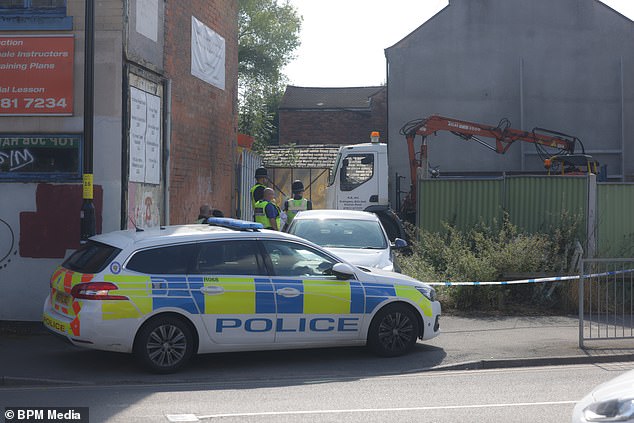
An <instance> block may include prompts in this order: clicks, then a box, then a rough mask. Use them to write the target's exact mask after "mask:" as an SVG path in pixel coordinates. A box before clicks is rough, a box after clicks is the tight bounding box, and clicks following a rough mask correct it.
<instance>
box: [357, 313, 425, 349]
mask: <svg viewBox="0 0 634 423" xmlns="http://www.w3.org/2000/svg"><path fill="white" fill-rule="evenodd" d="M418 334H419V329H418V319H417V318H416V316H415V315H414V312H413V311H412V309H411V308H409V307H408V306H406V305H403V304H391V305H387V306H385V307H383V308H382V309H381V310H379V312H378V313H377V314H376V315H375V316H374V319H372V323H371V324H370V329H369V331H368V346H369V347H370V349H371V350H372V351H373V352H374V353H375V354H377V355H380V356H382V357H396V356H399V355H403V354H405V353H406V352H408V351H409V350H411V349H412V348H413V347H414V344H416V339H417V338H418Z"/></svg>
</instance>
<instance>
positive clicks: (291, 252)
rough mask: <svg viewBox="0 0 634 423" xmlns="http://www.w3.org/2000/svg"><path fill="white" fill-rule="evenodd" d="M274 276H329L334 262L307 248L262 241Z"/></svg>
mask: <svg viewBox="0 0 634 423" xmlns="http://www.w3.org/2000/svg"><path fill="white" fill-rule="evenodd" d="M263 244H264V247H265V249H266V252H267V253H268V256H269V258H270V261H271V265H272V266H273V273H274V274H275V275H276V276H321V277H324V276H329V275H330V270H331V269H332V266H334V264H335V263H336V261H334V260H332V259H331V258H330V257H328V256H326V255H324V254H322V253H321V252H319V251H317V250H314V249H312V248H310V247H308V246H305V245H302V244H297V243H293V242H285V241H268V240H267V241H264V242H263Z"/></svg>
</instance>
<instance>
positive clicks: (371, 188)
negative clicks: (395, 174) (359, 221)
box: [326, 132, 405, 241]
mask: <svg viewBox="0 0 634 423" xmlns="http://www.w3.org/2000/svg"><path fill="white" fill-rule="evenodd" d="M370 140H371V141H370V142H369V143H362V144H355V145H346V146H342V147H341V148H340V149H339V154H338V155H337V159H336V161H335V164H334V166H333V169H332V171H331V172H330V180H329V181H328V187H327V188H326V205H327V208H329V209H336V210H364V211H369V212H372V213H375V214H376V215H377V216H378V217H379V219H380V220H381V223H382V224H383V227H384V228H385V231H386V232H387V233H388V236H389V238H390V240H391V241H394V240H395V239H396V238H405V233H404V230H403V225H402V222H401V220H400V219H399V218H398V217H397V215H396V214H395V213H394V211H393V210H392V209H391V208H390V205H389V201H388V161H387V144H385V143H381V142H379V133H378V132H372V135H371V137H370Z"/></svg>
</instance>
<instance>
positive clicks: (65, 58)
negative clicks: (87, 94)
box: [0, 35, 75, 116]
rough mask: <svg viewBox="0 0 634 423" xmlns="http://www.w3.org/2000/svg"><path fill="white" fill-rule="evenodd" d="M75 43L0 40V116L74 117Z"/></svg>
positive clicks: (63, 39) (40, 39)
mask: <svg viewBox="0 0 634 423" xmlns="http://www.w3.org/2000/svg"><path fill="white" fill-rule="evenodd" d="M74 45H75V40H74V37H73V36H72V35H62V36H26V35H12V36H0V115H22V116H31V115H62V116H68V115H72V114H73V61H74Z"/></svg>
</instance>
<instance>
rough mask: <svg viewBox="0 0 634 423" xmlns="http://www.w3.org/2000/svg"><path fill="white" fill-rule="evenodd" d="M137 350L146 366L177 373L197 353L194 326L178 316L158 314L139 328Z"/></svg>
mask: <svg viewBox="0 0 634 423" xmlns="http://www.w3.org/2000/svg"><path fill="white" fill-rule="evenodd" d="M134 353H135V355H136V357H137V359H138V360H139V361H140V362H141V363H142V364H143V365H144V366H145V367H147V368H149V369H150V370H152V371H154V372H157V373H171V372H174V371H176V370H178V369H180V368H181V367H183V366H184V365H185V364H186V363H187V361H189V359H190V358H191V357H192V355H193V353H194V336H193V334H192V329H191V327H190V326H189V325H188V324H187V323H186V322H184V321H183V320H182V319H179V318H177V317H172V316H159V317H156V318H154V319H152V320H150V321H148V322H146V323H145V324H144V325H143V327H141V329H140V330H139V333H138V334H137V337H136V340H135V343H134Z"/></svg>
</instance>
